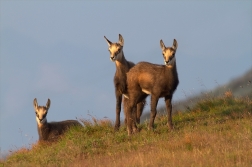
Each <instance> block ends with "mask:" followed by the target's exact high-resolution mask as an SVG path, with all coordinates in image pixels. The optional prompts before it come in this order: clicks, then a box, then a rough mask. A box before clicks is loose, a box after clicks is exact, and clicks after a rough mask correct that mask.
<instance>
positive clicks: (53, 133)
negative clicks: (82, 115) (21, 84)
mask: <svg viewBox="0 0 252 167" xmlns="http://www.w3.org/2000/svg"><path fill="white" fill-rule="evenodd" d="M50 103H51V101H50V99H48V101H47V103H46V106H38V102H37V99H36V98H35V99H34V101H33V106H34V109H35V114H36V120H37V124H38V134H39V141H49V142H51V141H56V140H57V139H58V138H59V136H60V135H62V134H63V133H64V132H65V131H66V130H67V129H68V128H69V127H71V126H82V125H81V124H80V123H79V122H78V121H76V120H66V121H61V122H50V123H48V122H47V120H46V115H47V112H48V110H49V108H50Z"/></svg>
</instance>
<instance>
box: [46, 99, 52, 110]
mask: <svg viewBox="0 0 252 167" xmlns="http://www.w3.org/2000/svg"><path fill="white" fill-rule="evenodd" d="M50 105H51V100H50V99H48V100H47V103H46V108H47V109H49V108H50Z"/></svg>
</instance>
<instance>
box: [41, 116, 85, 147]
mask: <svg viewBox="0 0 252 167" xmlns="http://www.w3.org/2000/svg"><path fill="white" fill-rule="evenodd" d="M72 126H82V125H81V124H80V123H79V122H78V121H76V120H66V121H61V122H50V123H45V124H43V125H42V126H41V127H39V126H38V135H39V141H50V142H51V141H57V139H58V138H59V137H60V136H61V135H63V134H64V133H65V132H66V131H67V130H68V129H69V128H70V127H72Z"/></svg>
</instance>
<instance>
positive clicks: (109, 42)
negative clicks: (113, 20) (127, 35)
mask: <svg viewBox="0 0 252 167" xmlns="http://www.w3.org/2000/svg"><path fill="white" fill-rule="evenodd" d="M104 38H105V39H106V41H107V43H108V46H110V45H111V44H112V42H111V41H110V40H108V39H107V38H106V37H105V36H104Z"/></svg>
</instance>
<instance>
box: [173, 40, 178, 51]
mask: <svg viewBox="0 0 252 167" xmlns="http://www.w3.org/2000/svg"><path fill="white" fill-rule="evenodd" d="M172 48H173V49H174V50H177V48H178V43H177V41H176V39H174V40H173V46H172Z"/></svg>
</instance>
